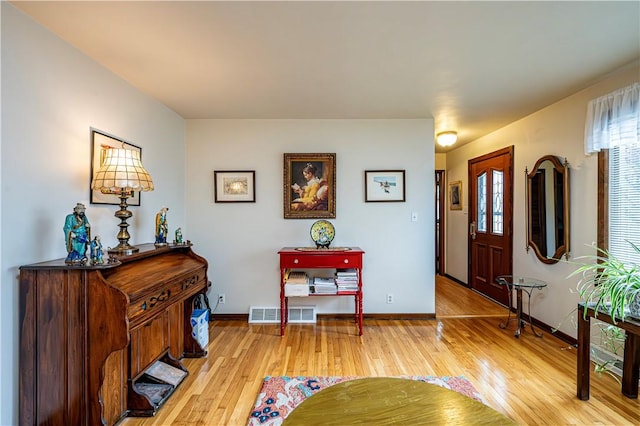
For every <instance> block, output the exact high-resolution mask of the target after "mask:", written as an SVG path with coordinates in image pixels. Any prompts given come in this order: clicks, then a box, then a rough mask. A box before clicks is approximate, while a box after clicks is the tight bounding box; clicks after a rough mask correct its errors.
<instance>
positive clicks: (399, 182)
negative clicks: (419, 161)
mask: <svg viewBox="0 0 640 426" xmlns="http://www.w3.org/2000/svg"><path fill="white" fill-rule="evenodd" d="M404 182H405V171H404V170H365V172H364V194H365V198H364V201H366V202H367V203H372V202H376V203H377V202H385V201H400V202H404V201H405V184H404Z"/></svg>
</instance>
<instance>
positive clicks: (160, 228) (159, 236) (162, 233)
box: [155, 207, 169, 247]
mask: <svg viewBox="0 0 640 426" xmlns="http://www.w3.org/2000/svg"><path fill="white" fill-rule="evenodd" d="M167 211H169V208H168V207H163V208H161V209H160V211H159V212H158V213H157V214H156V243H155V246H156V247H162V246H166V245H167V232H169V224H168V223H167Z"/></svg>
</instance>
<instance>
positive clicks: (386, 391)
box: [283, 377, 516, 426]
mask: <svg viewBox="0 0 640 426" xmlns="http://www.w3.org/2000/svg"><path fill="white" fill-rule="evenodd" d="M352 424H367V425H515V424H516V423H515V422H514V421H513V420H511V419H510V418H508V417H506V416H504V415H503V414H501V413H499V412H497V411H496V410H494V409H493V408H491V407H489V406H487V405H484V404H483V403H481V402H478V401H476V400H474V399H472V398H469V397H467V396H464V395H462V394H460V393H458V392H456V391H452V390H450V389H446V388H443V387H442V386H438V385H433V384H430V383H425V382H421V381H418V380H409V379H401V378H393V377H371V378H365V379H356V380H349V381H346V382H342V383H338V384H336V385H333V386H331V387H328V388H326V389H323V390H321V391H320V392H318V393H317V394H315V395H312V396H311V397H309V398H307V399H305V400H304V401H302V403H301V404H300V405H298V407H296V408H295V409H294V410H293V411H292V412H291V413H290V414H289V415H288V416H287V418H286V419H285V420H284V422H283V425H287V426H293V425H304V426H310V425H335V426H338V425H340V426H343V425H352Z"/></svg>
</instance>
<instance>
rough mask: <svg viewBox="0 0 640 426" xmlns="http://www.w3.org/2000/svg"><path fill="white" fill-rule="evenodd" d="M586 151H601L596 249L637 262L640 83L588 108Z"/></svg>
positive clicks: (639, 183)
mask: <svg viewBox="0 0 640 426" xmlns="http://www.w3.org/2000/svg"><path fill="white" fill-rule="evenodd" d="M585 152H586V153H587V154H591V153H594V152H598V247H600V248H603V249H606V250H608V251H609V252H611V254H612V255H614V256H615V257H617V258H619V259H620V260H622V261H625V262H638V258H637V257H638V254H637V253H636V252H635V251H634V250H633V248H632V247H631V246H630V244H628V242H627V241H631V242H633V243H634V244H640V83H634V84H632V85H630V86H627V87H623V88H622V89H618V90H616V91H614V92H611V93H608V94H606V95H604V96H600V97H599V98H596V99H593V100H592V101H590V102H589V104H588V106H587V119H586V124H585Z"/></svg>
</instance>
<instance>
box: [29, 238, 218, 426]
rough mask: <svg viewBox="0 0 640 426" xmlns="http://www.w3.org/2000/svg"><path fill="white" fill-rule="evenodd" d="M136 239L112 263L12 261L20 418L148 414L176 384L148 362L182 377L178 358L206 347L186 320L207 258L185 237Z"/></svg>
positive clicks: (100, 420)
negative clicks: (162, 243)
mask: <svg viewBox="0 0 640 426" xmlns="http://www.w3.org/2000/svg"><path fill="white" fill-rule="evenodd" d="M138 247H139V248H140V252H139V253H135V254H133V255H130V256H123V257H120V258H119V259H118V260H119V262H117V263H114V264H105V265H100V266H86V267H85V266H69V265H66V264H65V263H64V259H59V260H54V261H50V262H42V263H36V264H33V265H26V266H22V267H21V268H20V424H21V425H40V424H48V425H92V426H93V425H112V424H115V423H117V422H118V421H120V420H121V419H122V418H123V417H125V416H127V415H143V416H151V415H154V414H155V413H156V411H157V410H158V409H159V408H160V406H161V405H162V404H163V403H164V402H165V401H166V399H167V398H168V397H169V396H170V395H171V393H172V392H173V390H174V389H175V388H176V387H177V386H178V385H179V383H177V384H176V383H175V382H174V383H173V386H167V385H166V383H164V384H163V382H161V381H160V382H156V381H155V380H153V378H154V377H153V376H149V375H148V374H147V373H148V369H149V367H151V366H152V365H154V364H155V366H157V365H158V364H160V365H162V366H165V367H166V366H169V367H167V368H169V369H170V370H172V371H173V372H176V371H177V372H178V373H181V374H180V376H184V375H186V369H185V368H184V366H183V365H182V363H181V362H180V359H181V358H183V357H201V356H205V355H206V348H203V347H201V346H200V345H199V343H198V342H197V340H196V339H194V338H193V337H192V335H191V323H190V319H191V314H192V311H193V304H194V299H195V298H196V297H197V296H198V295H199V294H204V293H206V291H207V289H208V287H209V281H208V278H207V266H208V264H207V261H206V260H205V259H204V258H202V257H200V256H198V255H197V254H195V253H194V252H193V251H192V249H191V246H190V245H181V246H168V247H162V248H155V247H154V246H153V244H144V245H140V246H138ZM157 361H161V363H158V362H157ZM182 378H184V377H182ZM178 380H180V381H181V379H178ZM159 383H160V384H159ZM154 386H163V388H161V389H160V391H158V390H157V389H156V390H153V388H154ZM150 389H151V390H150Z"/></svg>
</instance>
